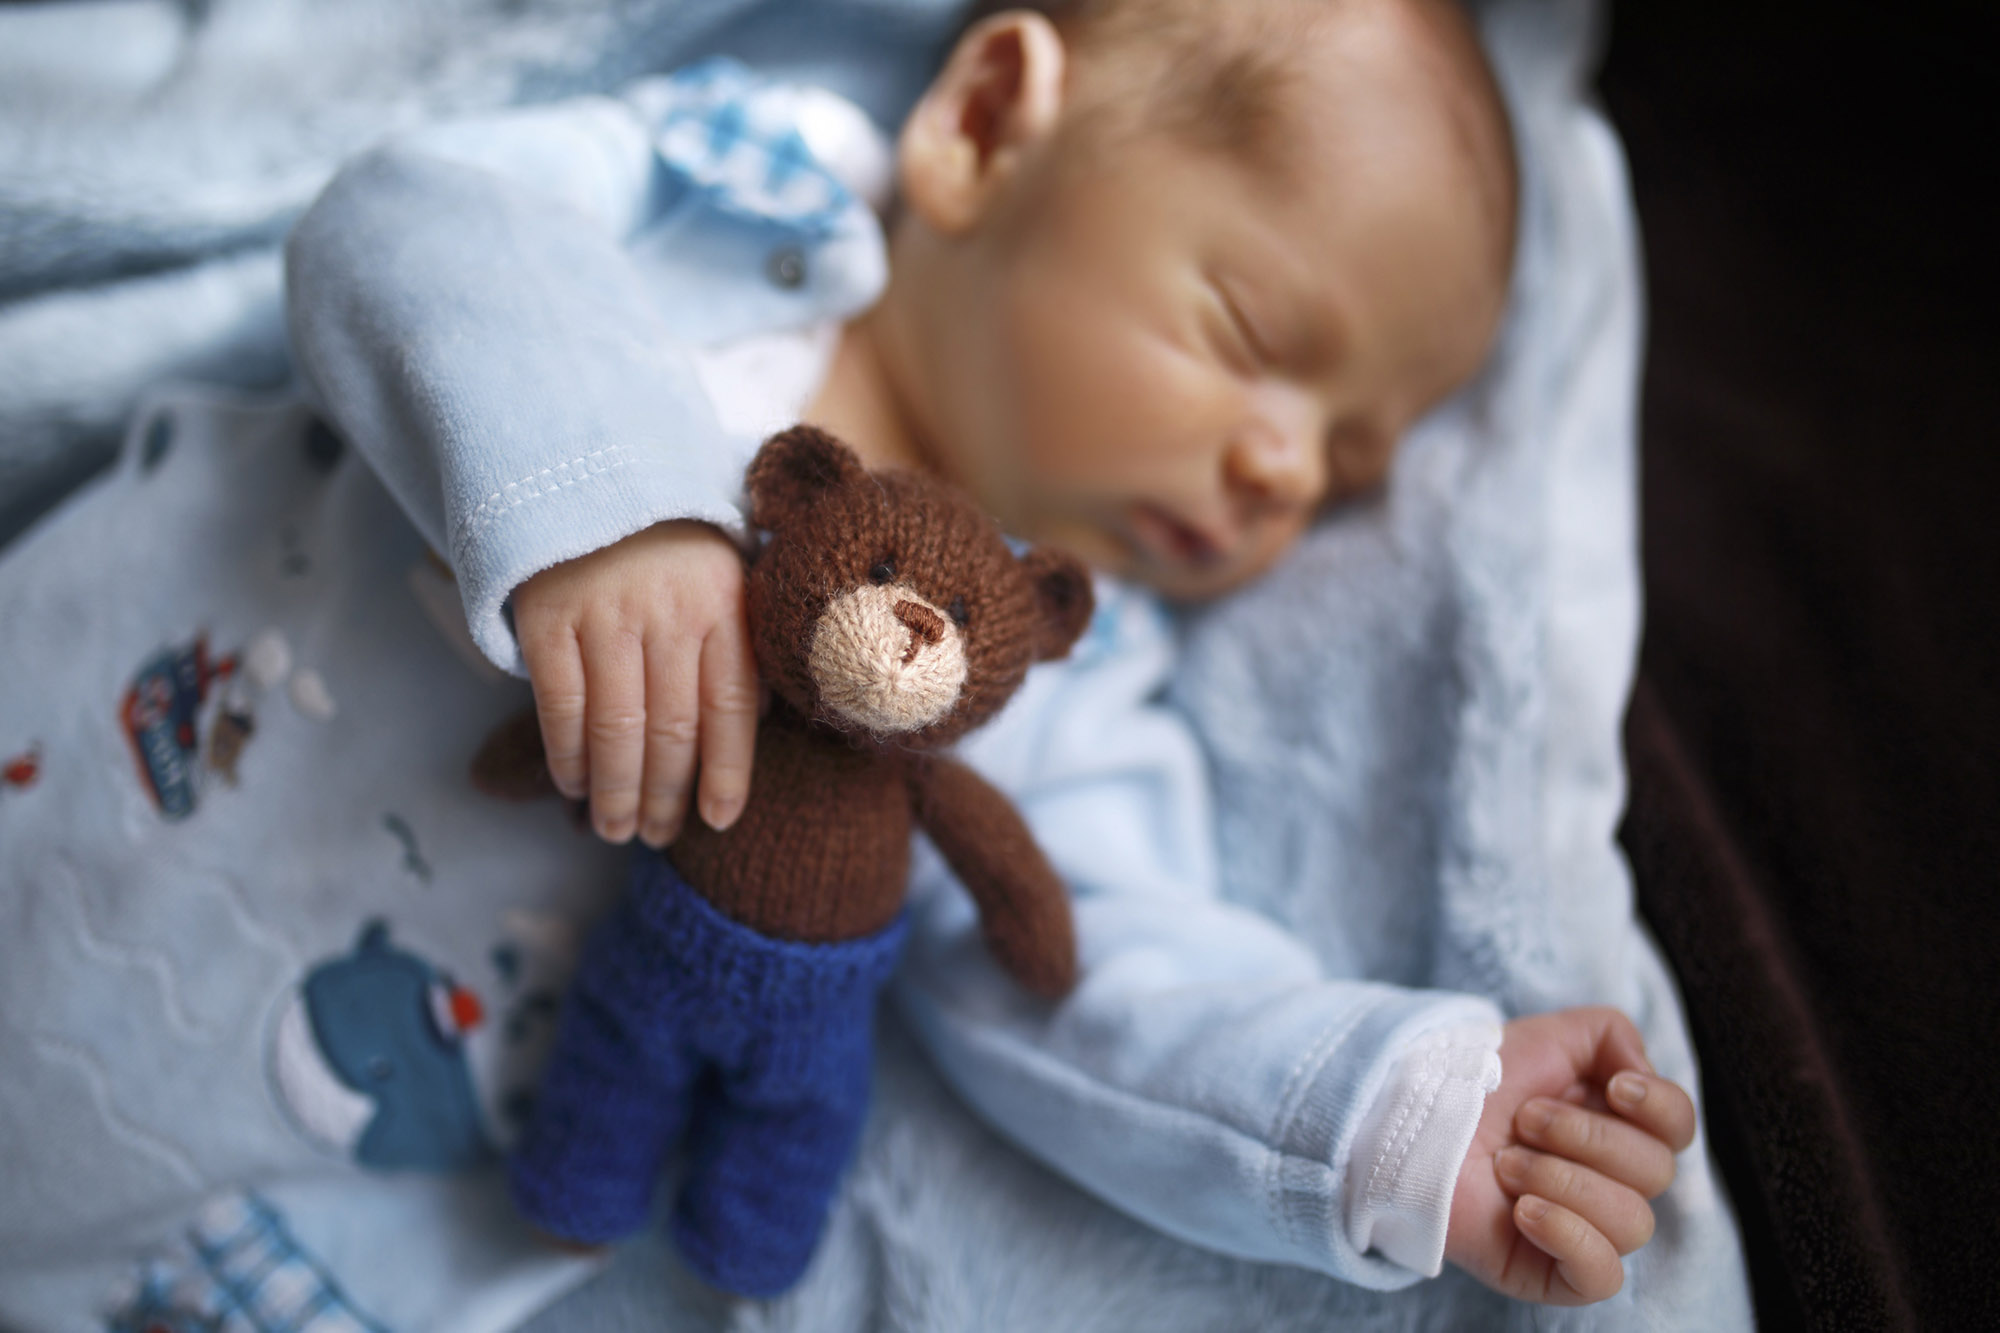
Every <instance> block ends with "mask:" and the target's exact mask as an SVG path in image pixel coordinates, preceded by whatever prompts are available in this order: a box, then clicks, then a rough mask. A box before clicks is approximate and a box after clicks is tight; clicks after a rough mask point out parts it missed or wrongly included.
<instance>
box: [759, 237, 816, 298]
mask: <svg viewBox="0 0 2000 1333" xmlns="http://www.w3.org/2000/svg"><path fill="white" fill-rule="evenodd" d="M764 276H765V277H767V278H769V279H770V280H771V281H772V283H773V284H775V285H777V286H779V287H783V288H784V289H785V290H786V291H795V290H797V289H798V288H800V287H803V286H805V282H806V256H805V252H804V251H803V250H801V249H799V248H798V247H797V246H796V245H787V246H781V247H779V248H778V249H776V250H773V251H772V252H771V257H770V258H769V259H767V260H765V261H764Z"/></svg>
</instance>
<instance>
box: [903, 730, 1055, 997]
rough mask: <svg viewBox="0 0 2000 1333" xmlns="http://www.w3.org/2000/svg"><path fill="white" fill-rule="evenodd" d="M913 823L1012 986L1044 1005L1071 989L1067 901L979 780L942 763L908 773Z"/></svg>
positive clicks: (929, 762)
mask: <svg viewBox="0 0 2000 1333" xmlns="http://www.w3.org/2000/svg"><path fill="white" fill-rule="evenodd" d="M910 794H911V797H912V804H913V805H914V807H915V811H916V816H917V821H918V823H920V824H922V825H923V828H924V831H925V832H926V833H928V834H929V835H930V839H931V842H932V843H933V844H935V845H936V847H937V849H938V851H939V852H940V853H942V854H943V856H944V859H945V861H946V862H947V863H948V864H949V865H950V866H951V868H952V871H953V872H954V873H955V874H956V875H957V876H958V878H959V882H960V883H962V884H964V885H965V888H966V891H967V892H968V893H970V894H971V895H972V900H973V902H974V903H975V904H977V906H978V908H979V919H980V926H981V928H982V931H983V933H984V934H985V937H986V947H987V948H989V949H991V950H992V951H993V955H994V957H995V958H997V959H998V960H999V962H1000V965H1001V966H1002V967H1003V968H1005V969H1006V970H1007V971H1008V972H1009V973H1010V974H1012V976H1013V977H1014V979H1015V980H1017V981H1019V982H1020V983H1021V984H1022V985H1023V986H1025V987H1027V988H1028V989H1029V990H1031V991H1033V992H1034V993H1035V994H1037V995H1040V996H1042V997H1043V998H1045V999H1051V1000H1054V999H1060V998H1061V997H1062V996H1064V995H1066V994H1068V993H1069V990H1070V987H1072V986H1073V985H1075V984H1076V930H1075V927H1074V926H1073V925H1072V924H1071V921H1070V911H1069V895H1068V893H1067V892H1066V891H1065V890H1064V888H1063V883H1062V880H1061V878H1059V877H1058V876H1057V874H1056V872H1055V869H1054V867H1052V866H1051V865H1049V860H1048V858H1047V857H1046V856H1044V855H1042V849H1041V848H1040V847H1039V846H1038V845H1036V843H1035V835H1034V834H1033V833H1031V832H1029V831H1028V825H1027V823H1026V821H1024V820H1023V819H1022V818H1021V816H1020V812H1018V811H1017V810H1015V809H1014V804H1013V802H1011V801H1009V800H1008V799H1007V798H1006V797H1005V796H1003V795H1002V794H1001V793H1000V792H998V791H997V790H995V789H994V788H993V787H992V786H991V785H990V784H989V783H988V782H987V781H986V780H985V779H984V778H982V777H980V776H979V775H978V774H977V773H975V772H973V771H972V770H971V769H969V768H967V767H966V766H965V765H963V764H960V763H955V762H953V761H952V760H949V759H943V758H939V757H936V756H931V757H927V758H925V759H923V760H921V761H920V762H918V763H916V764H914V765H913V766H912V767H911V771H910Z"/></svg>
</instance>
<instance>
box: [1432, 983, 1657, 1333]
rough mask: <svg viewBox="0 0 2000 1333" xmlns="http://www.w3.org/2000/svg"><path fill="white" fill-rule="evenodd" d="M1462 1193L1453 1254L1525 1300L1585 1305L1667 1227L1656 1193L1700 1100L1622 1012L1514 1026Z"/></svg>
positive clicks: (1575, 1014) (1451, 1232) (1449, 1240)
mask: <svg viewBox="0 0 2000 1333" xmlns="http://www.w3.org/2000/svg"><path fill="white" fill-rule="evenodd" d="M1500 1068H1501V1075H1500V1086H1499V1087H1498V1088H1497V1089H1496V1090H1494V1092H1493V1093H1492V1094H1491V1095H1489V1096H1488V1097H1487V1099H1486V1106H1485V1109H1484V1111H1483V1112H1482V1114H1481V1116H1480V1120H1479V1128H1478V1129H1477V1130H1476V1131H1475V1132H1474V1134H1473V1139H1472V1150H1471V1151H1470V1152H1469V1153H1467V1154H1466V1159H1465V1164H1464V1166H1462V1167H1461V1168H1460V1169H1459V1174H1458V1185H1457V1188H1456V1191H1455V1192H1454V1193H1453V1195H1452V1201H1451V1221H1450V1225H1449V1228H1448V1230H1447V1232H1446V1235H1445V1257H1446V1258H1448V1259H1450V1260H1451V1261H1452V1262H1453V1263H1455V1264H1457V1265H1458V1266H1459V1267H1461V1268H1463V1269H1465V1270H1466V1271H1467V1272H1469V1273H1471V1274H1472V1275H1473V1276H1474V1277H1476V1278H1478V1279H1479V1280H1480V1281H1481V1282H1484V1283H1485V1284H1486V1285H1487V1286H1489V1287H1492V1288H1493V1289H1494V1290H1495V1291H1499V1292H1502V1293H1504V1294H1506V1295H1508V1296H1513V1297H1516V1298H1518V1299H1520V1300H1528V1301H1539V1302H1543V1303H1546V1304H1553V1305H1585V1304H1588V1303H1590V1302H1592V1301H1601V1300H1604V1299H1605V1298H1607V1297H1609V1296H1612V1295H1615V1294H1616V1293H1617V1291H1618V1289H1619V1288H1620V1287H1621V1286H1623V1285H1624V1282H1625V1269H1624V1264H1623V1262H1622V1258H1621V1257H1622V1256H1624V1255H1627V1254H1630V1253H1632V1252H1633V1251H1634V1250H1636V1249H1638V1248H1639V1247H1640V1246H1641V1245H1644V1244H1645V1243H1646V1242H1647V1241H1648V1240H1650V1239H1652V1235H1653V1210H1652V1206H1651V1205H1650V1203H1649V1202H1648V1201H1649V1200H1651V1199H1654V1198H1657V1197H1658V1196H1659V1195H1660V1194H1661V1193H1662V1192H1664V1191H1665V1190H1666V1188H1667V1186H1668V1185H1670V1184H1672V1183H1673V1179H1674V1154H1675V1153H1677V1152H1679V1151H1681V1150H1683V1149H1685V1148H1686V1147H1687V1146H1688V1145H1689V1144H1690V1143H1692V1142H1693V1141H1694V1130H1695V1112H1694V1103H1693V1101H1692V1100H1691V1099H1690V1098H1689V1097H1688V1095H1687V1093H1686V1092H1684V1091H1683V1090H1682V1089H1681V1088H1680V1087H1679V1086H1678V1085H1676V1084H1673V1083H1670V1082H1668V1081H1667V1080H1665V1079H1663V1078H1660V1077H1659V1076H1658V1075H1656V1074H1654V1073H1653V1072H1652V1066H1651V1065H1650V1064H1648V1063H1647V1061H1646V1053H1645V1043H1644V1042H1643V1041H1641V1040H1640V1037H1639V1032H1638V1029H1636V1028H1635V1027H1633V1026H1632V1021H1631V1020H1630V1019H1628V1018H1626V1017H1625V1015H1623V1014H1621V1013H1619V1012H1618V1011H1617V1010H1615V1009H1604V1008H1590V1009H1566V1010H1562V1011H1560V1012H1558V1013H1553V1014H1538V1015H1536V1016H1534V1017H1532V1018H1521V1019H1516V1020H1515V1021H1514V1022H1512V1023H1509V1024H1508V1025H1507V1028H1506V1032H1505V1035H1504V1036H1503V1038H1502V1040H1501V1043H1500Z"/></svg>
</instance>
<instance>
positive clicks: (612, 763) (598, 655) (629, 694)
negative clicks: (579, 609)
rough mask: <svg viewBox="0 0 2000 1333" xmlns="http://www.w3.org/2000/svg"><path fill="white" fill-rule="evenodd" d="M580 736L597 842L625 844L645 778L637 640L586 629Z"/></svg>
mask: <svg viewBox="0 0 2000 1333" xmlns="http://www.w3.org/2000/svg"><path fill="white" fill-rule="evenodd" d="M579 642H580V643H581V644H582V646H583V670H584V688H585V690H586V691H587V693H588V696H589V697H588V699H587V700H586V702H585V704H584V716H583V730H584V737H585V743H586V744H587V745H588V746H589V747H590V816H591V824H592V826H593V827H594V828H596V830H597V836H598V837H600V838H603V839H604V840H605V841H606V842H625V841H627V840H629V839H630V838H631V836H632V835H633V834H634V833H635V832H637V831H638V823H639V780H640V778H641V776H642V775H643V774H644V772H645V758H646V751H645V727H646V670H645V659H644V656H643V652H642V647H641V644H640V640H639V637H638V636H637V635H636V634H633V633H632V632H631V631H629V630H627V629H624V628H623V627H621V626H616V625H598V626H586V627H585V628H584V629H583V631H582V632H581V634H580V635H579Z"/></svg>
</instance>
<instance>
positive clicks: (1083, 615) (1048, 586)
mask: <svg viewBox="0 0 2000 1333" xmlns="http://www.w3.org/2000/svg"><path fill="white" fill-rule="evenodd" d="M1021 567H1022V568H1023V569H1025V570H1027V572H1028V578H1029V579H1030V580H1031V581H1032V582H1033V583H1034V585H1035V604H1036V606H1037V608H1038V609H1039V610H1040V611H1041V624H1040V625H1039V626H1038V627H1037V629H1036V634H1035V659H1036V660H1037V661H1041V662H1053V661H1054V660H1055V659H1056V658H1058V657H1065V656H1067V655H1068V654H1069V650H1070V649H1071V648H1072V647H1074V646H1075V644H1076V641H1077V639H1078V638H1079V637H1081V636H1082V634H1083V630H1084V626H1086V625H1088V624H1089V623H1090V615H1091V612H1092V611H1094V610H1096V609H1097V599H1096V598H1095V597H1094V596H1092V595H1091V591H1090V575H1089V574H1087V573H1085V572H1084V568H1083V566H1082V565H1081V564H1079V563H1077V561H1076V559H1075V557H1073V556H1068V555H1064V554H1063V553H1062V552H1060V551H1051V550H1049V549H1048V548H1047V547H1041V546H1038V547H1036V548H1035V549H1034V550H1032V551H1030V552H1028V553H1027V554H1026V555H1024V556H1022V557H1021Z"/></svg>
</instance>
